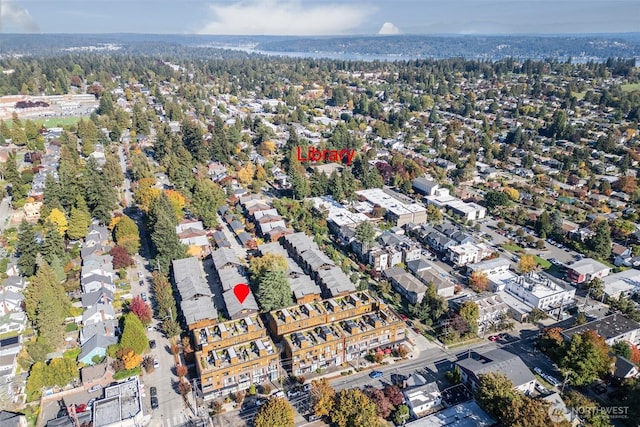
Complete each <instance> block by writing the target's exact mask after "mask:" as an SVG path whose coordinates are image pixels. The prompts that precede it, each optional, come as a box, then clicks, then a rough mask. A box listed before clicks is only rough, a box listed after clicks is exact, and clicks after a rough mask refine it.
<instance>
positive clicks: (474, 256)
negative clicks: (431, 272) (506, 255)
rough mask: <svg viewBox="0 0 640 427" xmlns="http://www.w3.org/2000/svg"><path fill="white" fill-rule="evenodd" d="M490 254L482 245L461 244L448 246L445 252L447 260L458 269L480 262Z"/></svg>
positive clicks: (487, 248) (489, 250) (488, 249)
mask: <svg viewBox="0 0 640 427" xmlns="http://www.w3.org/2000/svg"><path fill="white" fill-rule="evenodd" d="M492 252H493V251H492V250H491V249H490V248H489V247H487V245H485V244H483V243H463V244H462V245H454V246H449V248H448V250H447V254H448V257H449V260H451V262H452V263H453V264H454V265H456V266H458V267H463V266H465V265H467V264H475V263H477V262H480V261H482V260H483V259H484V258H486V257H488V256H489V255H491V254H492Z"/></svg>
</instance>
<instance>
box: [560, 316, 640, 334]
mask: <svg viewBox="0 0 640 427" xmlns="http://www.w3.org/2000/svg"><path fill="white" fill-rule="evenodd" d="M638 329H640V323H638V322H636V321H635V320H631V319H629V318H628V317H625V316H623V315H622V314H619V313H615V314H611V315H609V316H606V317H603V318H602V319H598V320H594V321H592V322H588V323H585V324H584V325H580V326H576V327H575V328H569V329H566V330H564V331H562V335H564V336H565V337H566V338H568V339H571V337H572V336H573V335H575V334H581V333H583V332H586V331H588V330H593V331H596V332H597V334H598V335H600V336H601V337H603V338H604V339H605V340H609V339H612V338H615V337H619V336H621V335H624V334H627V333H629V332H632V331H634V330H638Z"/></svg>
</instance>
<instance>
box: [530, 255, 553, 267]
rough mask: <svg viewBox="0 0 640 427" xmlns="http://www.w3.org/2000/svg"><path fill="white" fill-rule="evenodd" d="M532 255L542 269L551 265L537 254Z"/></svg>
mask: <svg viewBox="0 0 640 427" xmlns="http://www.w3.org/2000/svg"><path fill="white" fill-rule="evenodd" d="M533 257H534V258H535V260H536V262H537V263H538V265H539V266H540V267H542V268H543V269H544V270H546V269H548V268H551V266H552V265H553V264H551V263H550V262H549V261H547V260H546V259H544V258H540V257H539V256H538V255H534V256H533Z"/></svg>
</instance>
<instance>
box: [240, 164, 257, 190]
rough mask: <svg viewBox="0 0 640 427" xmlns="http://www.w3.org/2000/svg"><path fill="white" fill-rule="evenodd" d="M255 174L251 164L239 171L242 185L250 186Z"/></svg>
mask: <svg viewBox="0 0 640 427" xmlns="http://www.w3.org/2000/svg"><path fill="white" fill-rule="evenodd" d="M253 173H254V170H253V165H252V164H251V163H247V164H246V165H244V166H243V167H241V168H240V169H239V170H238V180H239V181H240V182H241V183H242V184H245V185H246V184H249V183H250V182H251V180H252V179H253Z"/></svg>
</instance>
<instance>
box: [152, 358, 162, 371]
mask: <svg viewBox="0 0 640 427" xmlns="http://www.w3.org/2000/svg"><path fill="white" fill-rule="evenodd" d="M153 367H154V368H155V369H158V368H159V367H160V362H158V359H153Z"/></svg>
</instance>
